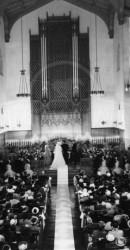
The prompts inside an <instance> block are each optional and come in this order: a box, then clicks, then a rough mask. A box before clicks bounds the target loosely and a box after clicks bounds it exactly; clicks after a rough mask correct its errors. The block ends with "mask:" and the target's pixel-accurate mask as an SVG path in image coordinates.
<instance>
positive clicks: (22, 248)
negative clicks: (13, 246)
mask: <svg viewBox="0 0 130 250" xmlns="http://www.w3.org/2000/svg"><path fill="white" fill-rule="evenodd" d="M27 248H28V244H27V242H26V241H22V242H20V243H19V245H18V249H19V250H26V249H27Z"/></svg>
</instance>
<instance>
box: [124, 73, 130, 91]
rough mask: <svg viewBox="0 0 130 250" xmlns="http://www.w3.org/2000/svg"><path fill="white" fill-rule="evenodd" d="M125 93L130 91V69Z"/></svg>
mask: <svg viewBox="0 0 130 250" xmlns="http://www.w3.org/2000/svg"><path fill="white" fill-rule="evenodd" d="M125 91H126V92H127V91H130V69H129V76H128V81H127V82H126V83H125Z"/></svg>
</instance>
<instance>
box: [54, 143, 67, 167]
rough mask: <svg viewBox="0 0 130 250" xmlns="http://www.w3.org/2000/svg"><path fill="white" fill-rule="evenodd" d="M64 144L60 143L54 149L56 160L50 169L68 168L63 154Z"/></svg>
mask: <svg viewBox="0 0 130 250" xmlns="http://www.w3.org/2000/svg"><path fill="white" fill-rule="evenodd" d="M61 145H62V142H61V141H58V142H57V144H56V146H55V149H54V160H53V162H52V164H51V166H50V169H59V168H63V167H64V166H66V162H65V160H64V157H63V153H62V147H61Z"/></svg>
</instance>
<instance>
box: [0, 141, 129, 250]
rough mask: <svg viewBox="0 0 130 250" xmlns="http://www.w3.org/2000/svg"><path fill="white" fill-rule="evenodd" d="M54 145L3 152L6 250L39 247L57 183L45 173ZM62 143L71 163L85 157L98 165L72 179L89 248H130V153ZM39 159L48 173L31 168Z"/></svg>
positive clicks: (1, 216)
mask: <svg viewBox="0 0 130 250" xmlns="http://www.w3.org/2000/svg"><path fill="white" fill-rule="evenodd" d="M70 142H71V146H70ZM53 143H54V144H53ZM53 143H52V142H51V143H50V144H47V143H45V142H43V143H42V144H35V145H33V146H32V147H28V148H27V147H26V148H20V149H18V148H13V147H7V146H6V150H5V152H6V155H4V154H2V153H1V158H0V249H2V250H10V249H11V250H12V249H13V250H24V249H28V250H32V249H35V250H37V249H40V244H41V241H42V234H43V232H44V228H45V221H46V210H47V203H48V201H49V199H50V189H51V179H52V178H51V176H48V175H46V172H45V169H44V167H45V166H47V165H48V166H49V165H50V164H51V162H52V161H53V148H54V145H55V141H53ZM63 143H64V144H68V147H67V149H68V151H67V152H68V156H67V160H68V163H69V164H70V165H71V164H72V163H73V164H75V168H76V167H77V166H78V167H79V163H80V160H81V158H82V157H84V155H85V156H86V157H87V158H89V159H90V160H91V161H92V163H93V164H92V169H91V172H89V173H88V172H87V171H85V169H82V166H80V167H81V169H79V174H78V175H76V176H74V179H73V181H74V187H75V193H76V196H77V199H78V202H79V210H80V219H81V231H82V233H83V236H84V241H85V246H86V249H87V250H90V249H92V250H93V249H94V250H96V249H99V250H100V249H107V250H109V249H111V248H112V249H121V248H122V249H125V248H124V247H129V246H130V237H129V235H130V162H129V150H119V149H118V150H117V149H116V148H114V147H112V146H107V147H106V148H105V147H104V148H103V147H101V148H99V146H94V147H91V145H89V144H88V142H86V143H85V142H76V141H69V143H68V141H65V140H64V141H63ZM7 150H8V154H7ZM37 161H41V162H43V163H44V166H43V170H44V171H42V172H40V173H37V172H35V171H34V169H33V166H32V162H37ZM68 166H69V165H68ZM86 170H87V166H86ZM128 249H129V248H128Z"/></svg>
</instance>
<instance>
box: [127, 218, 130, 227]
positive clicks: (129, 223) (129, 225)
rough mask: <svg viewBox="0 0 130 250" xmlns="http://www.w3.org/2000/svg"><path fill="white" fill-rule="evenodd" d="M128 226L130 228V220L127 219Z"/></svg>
mask: <svg viewBox="0 0 130 250" xmlns="http://www.w3.org/2000/svg"><path fill="white" fill-rule="evenodd" d="M127 226H128V227H129V228H130V220H128V221H127Z"/></svg>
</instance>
